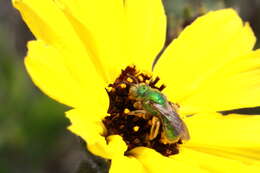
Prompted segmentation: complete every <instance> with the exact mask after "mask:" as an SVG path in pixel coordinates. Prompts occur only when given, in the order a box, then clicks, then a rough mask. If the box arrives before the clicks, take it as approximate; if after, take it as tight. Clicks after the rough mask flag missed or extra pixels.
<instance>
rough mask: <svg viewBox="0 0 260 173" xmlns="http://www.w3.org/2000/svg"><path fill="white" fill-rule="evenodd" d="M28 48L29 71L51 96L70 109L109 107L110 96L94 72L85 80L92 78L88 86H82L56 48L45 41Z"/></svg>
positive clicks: (36, 82) (27, 66)
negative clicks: (94, 106)
mask: <svg viewBox="0 0 260 173" xmlns="http://www.w3.org/2000/svg"><path fill="white" fill-rule="evenodd" d="M28 49H29V50H28V55H27V57H26V58H25V65H26V69H27V71H28V72H29V74H30V75H31V78H32V80H33V81H34V83H35V84H36V85H37V86H38V87H39V88H40V89H41V90H42V91H43V92H44V93H46V94H47V95H48V96H50V97H51V98H53V99H55V100H57V101H59V102H60V103H63V104H66V105H68V106H71V107H83V108H90V109H92V106H93V105H95V104H97V105H102V106H104V107H106V108H107V107H108V96H107V93H106V91H105V89H104V86H103V85H102V84H101V83H99V80H98V79H99V77H98V76H97V75H96V76H95V73H92V74H91V77H85V78H86V79H89V85H87V86H82V85H81V83H80V82H79V81H78V79H77V77H76V75H74V73H73V72H71V71H69V69H68V68H67V66H66V64H65V62H64V58H63V57H62V55H61V54H60V53H59V52H58V51H57V50H56V49H55V48H53V47H52V46H49V45H47V44H44V43H43V42H42V41H31V42H29V44H28ZM89 76H90V75H89ZM95 78H96V82H94V83H93V82H92V79H93V81H94V80H95Z"/></svg>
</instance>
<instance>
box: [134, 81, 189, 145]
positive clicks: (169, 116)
mask: <svg viewBox="0 0 260 173" xmlns="http://www.w3.org/2000/svg"><path fill="white" fill-rule="evenodd" d="M129 98H130V99H132V100H136V103H135V104H134V107H136V108H137V109H138V110H136V111H132V112H130V114H132V115H137V116H148V117H144V118H149V117H152V120H151V122H152V123H151V124H152V127H151V130H150V134H149V139H150V140H152V139H154V138H156V136H157V135H158V133H159V128H160V125H161V126H162V135H161V137H162V138H161V141H162V142H163V143H165V144H169V143H170V144H172V143H176V142H178V141H179V140H180V139H181V140H189V138H190V137H189V132H188V129H187V127H186V125H185V124H184V122H183V121H182V120H181V118H180V117H179V115H178V114H177V112H176V109H175V108H174V104H173V103H171V102H169V101H168V100H167V98H166V96H165V95H163V94H162V93H161V92H160V91H159V90H157V89H153V88H151V87H150V86H148V85H146V84H134V85H132V86H131V87H130V90H129Z"/></svg>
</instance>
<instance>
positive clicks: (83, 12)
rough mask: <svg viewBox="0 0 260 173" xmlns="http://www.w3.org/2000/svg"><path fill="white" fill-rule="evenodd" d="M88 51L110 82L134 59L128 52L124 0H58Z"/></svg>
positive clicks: (57, 2)
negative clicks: (111, 0) (130, 57)
mask: <svg viewBox="0 0 260 173" xmlns="http://www.w3.org/2000/svg"><path fill="white" fill-rule="evenodd" d="M56 4H57V6H59V7H60V9H61V10H62V11H63V12H64V14H65V15H66V16H67V18H68V19H69V21H70V23H71V24H72V25H73V27H74V29H75V31H76V32H77V33H78V35H79V36H80V38H81V40H82V41H83V42H84V44H85V46H86V47H87V49H88V50H90V52H91V54H92V57H91V60H92V61H93V62H94V64H95V65H96V68H101V69H103V70H104V72H102V73H103V74H104V75H105V80H106V81H107V82H111V81H114V80H115V77H117V76H118V75H119V72H120V71H121V69H122V68H125V67H126V65H129V64H130V62H131V60H130V59H129V57H128V54H127V53H126V50H125V49H126V45H125V36H126V35H125V24H124V6H123V1H122V0H115V1H113V2H110V1H105V0H95V1H93V0H85V1H82V0H56Z"/></svg>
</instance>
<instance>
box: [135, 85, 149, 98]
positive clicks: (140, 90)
mask: <svg viewBox="0 0 260 173" xmlns="http://www.w3.org/2000/svg"><path fill="white" fill-rule="evenodd" d="M147 90H148V87H147V86H146V85H141V86H139V87H138V89H137V94H138V95H140V96H143V95H144V94H145V92H146V91H147Z"/></svg>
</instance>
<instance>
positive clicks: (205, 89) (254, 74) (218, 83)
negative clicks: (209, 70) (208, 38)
mask: <svg viewBox="0 0 260 173" xmlns="http://www.w3.org/2000/svg"><path fill="white" fill-rule="evenodd" d="M259 67H260V50H256V51H252V52H250V53H249V54H247V55H246V56H242V57H240V58H239V59H238V60H234V61H231V62H230V63H228V64H227V65H225V66H223V67H222V68H221V69H219V70H218V72H216V74H215V75H212V76H211V77H210V78H209V79H208V80H207V81H205V82H204V83H203V84H202V85H201V87H200V88H199V89H198V90H197V91H196V92H194V93H193V94H192V95H191V96H190V97H187V98H186V99H184V100H183V101H181V105H182V106H181V112H182V113H184V114H187V113H194V112H200V111H223V110H230V109H237V108H244V107H255V106H259V105H260V80H259V79H260V77H259V76H260V70H259Z"/></svg>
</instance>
